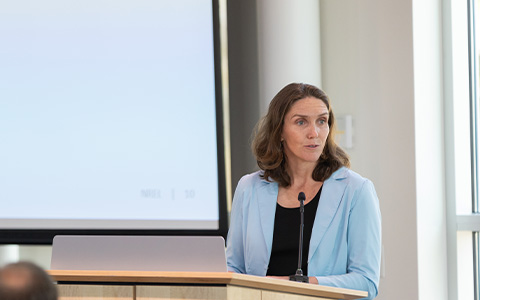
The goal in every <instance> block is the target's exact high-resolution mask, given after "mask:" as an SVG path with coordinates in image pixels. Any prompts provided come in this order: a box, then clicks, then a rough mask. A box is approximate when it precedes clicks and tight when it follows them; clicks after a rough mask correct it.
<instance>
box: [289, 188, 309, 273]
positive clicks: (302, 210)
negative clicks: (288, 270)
mask: <svg viewBox="0 0 510 300" xmlns="http://www.w3.org/2000/svg"><path fill="white" fill-rule="evenodd" d="M305 199H306V196H305V193H303V192H300V193H299V195H298V200H299V212H300V213H301V226H300V227H299V252H298V268H297V270H296V274H295V275H291V276H289V280H290V281H297V282H308V276H305V275H303V270H302V269H301V263H302V261H303V230H304V227H305V204H304V202H305Z"/></svg>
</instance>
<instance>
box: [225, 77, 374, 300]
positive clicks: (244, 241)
mask: <svg viewBox="0 0 510 300" xmlns="http://www.w3.org/2000/svg"><path fill="white" fill-rule="evenodd" d="M334 120H335V119H334V116H333V112H332V110H331V107H330V105H329V99H328V97H327V95H326V94H325V93H324V92H323V91H321V90H320V89H319V88H317V87H315V86H312V85H308V84H297V83H292V84H289V85H287V86H286V87H284V88H283V89H282V90H281V91H280V92H279V93H278V94H277V95H276V96H275V97H274V98H273V100H272V101H271V104H270V105H269V110H268V113H267V115H266V116H265V117H264V118H263V119H262V120H261V121H260V122H259V127H258V130H257V132H256V134H255V137H254V141H253V145H252V146H253V152H254V154H255V157H256V159H257V163H258V165H259V167H260V169H261V170H260V171H258V172H255V173H252V174H249V175H246V176H244V177H243V178H242V179H241V180H240V181H239V184H238V186H237V189H236V192H235V195H234V200H233V206H232V212H231V222H230V229H229V233H228V236H227V264H228V268H229V270H230V271H233V272H237V273H245V274H251V275H258V276H276V277H277V278H282V279H288V278H289V275H294V274H295V273H296V269H297V262H298V251H299V249H298V244H299V227H300V213H299V205H300V203H299V201H298V200H297V199H298V194H299V193H300V192H304V194H305V195H306V200H305V202H304V204H305V227H304V238H303V241H304V248H303V267H302V269H303V272H304V275H307V276H308V277H309V282H310V283H315V284H321V285H328V286H335V287H342V288H349V289H356V290H364V291H367V292H368V298H367V299H373V298H374V297H375V296H376V295H377V292H378V290H377V288H378V284H379V266H380V259H381V258H380V253H381V217H380V211H379V203H378V199H377V195H376V193H375V189H374V186H373V184H372V183H371V182H370V181H369V180H368V179H365V178H363V177H361V176H360V175H358V174H356V173H355V172H353V171H351V170H350V169H348V168H349V165H350V164H349V158H348V156H347V154H346V153H345V152H344V151H343V150H342V149H341V148H340V147H338V146H337V145H336V144H335V142H334V137H333V135H332V134H331V131H330V129H331V128H333V126H334Z"/></svg>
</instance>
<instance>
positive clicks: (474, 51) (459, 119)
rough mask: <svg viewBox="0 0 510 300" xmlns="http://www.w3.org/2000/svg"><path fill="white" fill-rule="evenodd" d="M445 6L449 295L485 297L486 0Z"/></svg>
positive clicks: (448, 2) (456, 299) (457, 298)
mask: <svg viewBox="0 0 510 300" xmlns="http://www.w3.org/2000/svg"><path fill="white" fill-rule="evenodd" d="M444 4H445V5H444V6H443V8H444V9H443V44H444V53H445V55H444V95H445V147H446V156H445V157H446V186H447V188H446V197H447V214H448V226H447V228H448V229H447V230H448V234H447V236H448V285H449V291H448V293H449V295H448V299H454V300H461V299H462V300H468V299H469V300H471V299H472V300H479V299H480V267H479V266H480V263H479V261H480V258H479V257H480V246H479V245H480V209H479V199H480V197H479V180H478V179H479V172H478V166H479V152H478V145H479V139H478V127H479V113H480V110H479V108H480V105H479V103H480V88H479V83H480V65H479V62H480V51H479V40H478V21H479V19H478V15H479V9H480V0H464V1H458V0H446V1H444Z"/></svg>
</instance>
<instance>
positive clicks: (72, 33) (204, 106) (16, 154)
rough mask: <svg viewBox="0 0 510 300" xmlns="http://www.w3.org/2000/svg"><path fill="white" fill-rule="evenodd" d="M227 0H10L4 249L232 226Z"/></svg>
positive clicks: (1, 78)
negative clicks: (57, 239) (225, 76)
mask: <svg viewBox="0 0 510 300" xmlns="http://www.w3.org/2000/svg"><path fill="white" fill-rule="evenodd" d="M218 35H219V28H218V8H217V2H216V1H211V0H191V1H190V0H187V1H165V0H143V1H142V0H122V1H121V0H101V1H99V0H86V1H85V0H77V1H66V0H45V1H24V0H20V1H2V2H0V41H1V44H2V45H1V46H0V202H1V205H0V243H51V238H52V237H53V236H54V235H55V234H57V233H67V234H69V233H73V234H112V233H114V234H157V235H160V234H218V235H225V233H226V230H227V229H226V226H227V225H226V224H227V220H226V199H225V187H224V186H225V178H224V173H225V172H224V160H223V129H222V110H221V102H222V101H221V84H220V77H221V76H220V70H219V66H220V64H219V48H218V47H219V41H218Z"/></svg>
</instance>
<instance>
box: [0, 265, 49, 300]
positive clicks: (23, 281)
mask: <svg viewBox="0 0 510 300" xmlns="http://www.w3.org/2000/svg"><path fill="white" fill-rule="evenodd" d="M57 298H58V295H57V288H56V286H55V284H54V283H53V282H52V280H51V278H50V276H49V275H48V274H47V273H46V272H45V271H44V270H43V269H42V268H40V267H39V266H37V265H35V264H33V263H31V262H18V263H12V264H9V265H6V266H5V267H3V268H0V299H1V300H57Z"/></svg>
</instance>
